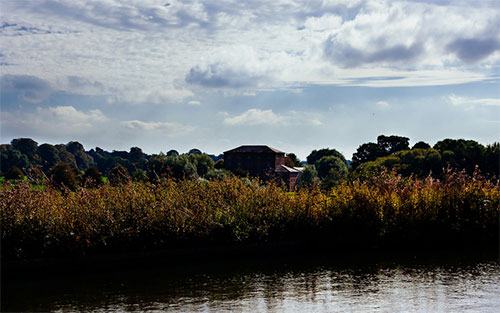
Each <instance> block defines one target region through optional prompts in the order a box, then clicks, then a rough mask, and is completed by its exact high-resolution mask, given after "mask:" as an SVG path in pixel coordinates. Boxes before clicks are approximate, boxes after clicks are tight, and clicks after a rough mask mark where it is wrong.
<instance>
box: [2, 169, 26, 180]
mask: <svg viewBox="0 0 500 313" xmlns="http://www.w3.org/2000/svg"><path fill="white" fill-rule="evenodd" d="M23 177H24V174H23V171H21V170H20V169H19V168H18V167H17V166H11V167H10V168H9V170H8V171H7V172H6V173H5V178H6V179H23Z"/></svg>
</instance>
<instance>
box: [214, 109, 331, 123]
mask: <svg viewBox="0 0 500 313" xmlns="http://www.w3.org/2000/svg"><path fill="white" fill-rule="evenodd" d="M220 114H221V115H222V116H224V124H226V125H229V126H256V125H270V126H289V125H307V126H321V125H323V123H322V122H321V121H320V119H319V118H318V117H317V116H316V115H315V114H310V113H306V112H297V111H290V112H287V113H286V114H277V113H274V112H273V111H272V110H261V109H249V110H247V111H246V112H244V113H242V114H240V115H235V116H232V117H231V116H229V114H228V113H227V112H220Z"/></svg>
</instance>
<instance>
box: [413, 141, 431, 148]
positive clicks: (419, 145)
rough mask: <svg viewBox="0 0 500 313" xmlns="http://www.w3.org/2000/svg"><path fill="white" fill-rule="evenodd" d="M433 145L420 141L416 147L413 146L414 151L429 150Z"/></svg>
mask: <svg viewBox="0 0 500 313" xmlns="http://www.w3.org/2000/svg"><path fill="white" fill-rule="evenodd" d="M430 147H431V145H429V144H428V143H427V142H423V141H419V142H417V143H416V144H415V145H413V147H412V149H429V148H430Z"/></svg>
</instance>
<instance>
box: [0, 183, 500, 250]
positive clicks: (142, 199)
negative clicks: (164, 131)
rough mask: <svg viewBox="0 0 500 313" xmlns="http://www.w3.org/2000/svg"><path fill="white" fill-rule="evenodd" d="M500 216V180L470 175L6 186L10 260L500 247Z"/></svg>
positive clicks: (4, 234) (1, 202) (0, 208)
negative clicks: (304, 248)
mask: <svg viewBox="0 0 500 313" xmlns="http://www.w3.org/2000/svg"><path fill="white" fill-rule="evenodd" d="M499 210H500V188H499V185H498V183H492V182H491V181H488V180H485V179H484V178H482V177H480V176H479V175H475V176H473V177H469V176H467V175H465V174H464V173H447V174H446V175H445V177H444V179H443V180H441V181H440V180H435V179H432V178H430V177H429V178H427V179H425V180H420V179H415V178H402V177H400V176H397V175H395V174H393V173H382V174H380V175H379V176H376V177H372V178H371V179H369V180H363V181H360V180H356V181H345V182H342V183H340V184H338V185H336V186H335V187H333V188H332V189H330V190H328V191H322V190H319V189H312V190H308V189H302V190H299V191H297V192H295V193H288V192H286V190H284V189H282V188H281V187H279V186H276V185H274V184H263V183H262V182H259V181H250V182H249V181H244V180H240V179H237V178H230V179H225V180H222V181H212V182H207V181H199V180H182V181H174V180H164V181H161V182H160V183H157V184H150V183H130V184H127V185H122V186H116V187H113V186H109V185H104V186H101V187H99V188H95V189H90V188H89V189H86V188H82V189H80V190H78V191H75V192H70V191H66V192H60V191H59V190H57V189H53V188H51V187H49V186H48V187H47V188H45V189H40V188H32V187H31V186H30V185H29V184H28V183H27V182H23V183H19V184H17V185H10V184H8V183H6V184H3V185H2V186H1V188H0V213H1V215H0V222H1V240H2V241H1V247H2V258H4V259H15V258H34V257H48V256H66V255H86V254H93V253H99V252H114V251H137V250H144V249H169V248H173V247H192V246H201V245H209V244H218V245H219V244H222V245H224V244H226V245H227V244H230V245H232V244H239V243H261V242H276V241H305V242H309V243H312V244H318V245H321V246H323V247H324V248H325V249H331V248H335V247H337V246H339V245H343V246H345V245H352V246H355V245H367V244H369V245H370V244H388V245H390V246H393V247H400V246H405V245H409V244H422V245H429V244H435V243H442V244H461V243H463V242H464V241H467V242H469V243H473V244H480V243H486V242H494V241H495V240H497V237H498V224H499Z"/></svg>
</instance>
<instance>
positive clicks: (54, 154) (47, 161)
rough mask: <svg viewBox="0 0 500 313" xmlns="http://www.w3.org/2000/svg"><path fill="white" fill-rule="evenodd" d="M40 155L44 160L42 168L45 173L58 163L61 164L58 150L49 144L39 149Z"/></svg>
mask: <svg viewBox="0 0 500 313" xmlns="http://www.w3.org/2000/svg"><path fill="white" fill-rule="evenodd" d="M38 155H39V156H40V158H41V160H42V168H43V170H44V171H47V170H49V169H50V168H52V167H53V166H54V165H56V164H57V163H58V162H61V158H60V157H59V151H58V150H57V148H56V147H54V146H53V145H50V144H48V143H44V144H42V145H40V146H39V147H38Z"/></svg>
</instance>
